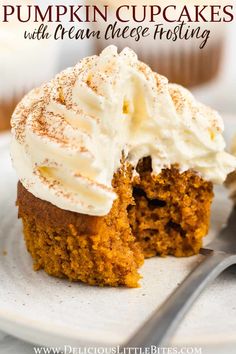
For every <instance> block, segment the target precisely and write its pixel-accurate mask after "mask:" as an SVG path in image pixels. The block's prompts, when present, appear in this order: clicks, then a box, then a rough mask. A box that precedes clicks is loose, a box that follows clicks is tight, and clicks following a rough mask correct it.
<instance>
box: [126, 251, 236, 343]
mask: <svg viewBox="0 0 236 354" xmlns="http://www.w3.org/2000/svg"><path fill="white" fill-rule="evenodd" d="M206 251H208V250H206ZM207 253H208V254H207V255H206V256H205V258H204V259H203V261H201V262H200V264H199V265H198V266H197V267H196V268H195V269H193V271H192V272H191V273H190V274H189V275H188V276H187V278H186V279H185V280H184V281H183V282H182V284H181V285H180V286H179V287H178V288H177V289H176V290H175V291H174V292H173V294H172V295H171V296H170V297H169V298H168V299H167V300H166V302H165V303H164V304H163V305H162V306H161V307H160V308H159V309H158V310H157V311H156V312H154V314H153V315H152V316H151V317H150V319H148V320H147V322H146V323H145V324H144V325H143V326H142V327H141V328H140V329H139V330H138V331H137V332H136V333H135V334H134V336H133V337H131V338H130V340H128V342H127V343H126V344H125V345H124V347H126V348H128V347H150V346H151V345H155V346H157V347H158V346H160V345H163V344H168V342H169V340H170V339H171V336H172V334H173V333H174V331H175V330H176V328H177V326H178V325H179V323H180V321H181V320H182V319H183V317H184V316H185V314H186V313H187V311H188V310H189V309H190V307H191V306H192V305H193V303H194V301H195V300H196V299H197V298H198V297H199V295H200V294H201V293H202V291H203V290H204V289H205V288H206V286H207V285H208V284H209V283H210V282H212V281H213V280H214V279H216V278H217V276H218V275H219V274H221V273H222V272H223V271H224V270H225V269H226V268H228V267H229V266H231V265H233V264H236V255H229V254H226V253H224V252H218V251H211V250H209V251H208V252H207Z"/></svg>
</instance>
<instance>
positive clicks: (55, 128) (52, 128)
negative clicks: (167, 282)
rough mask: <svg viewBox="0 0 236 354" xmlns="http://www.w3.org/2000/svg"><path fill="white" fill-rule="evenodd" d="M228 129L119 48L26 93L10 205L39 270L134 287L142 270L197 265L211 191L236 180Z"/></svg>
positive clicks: (16, 129) (17, 127) (17, 125)
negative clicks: (171, 259)
mask: <svg viewBox="0 0 236 354" xmlns="http://www.w3.org/2000/svg"><path fill="white" fill-rule="evenodd" d="M222 131H223V121H222V119H221V118H220V116H219V115H218V114H217V113H216V112H215V111H214V110H212V109H210V108H208V107H206V106H204V105H202V104H200V103H199V102H197V101H196V100H195V99H194V97H193V96H192V94H191V93H190V92H189V91H187V90H186V89H184V88H183V87H181V86H178V85H175V84H169V83H168V80H167V79H166V78H165V77H163V76H160V75H158V74H157V73H155V72H153V71H152V70H151V69H150V68H149V67H148V66H147V65H146V64H144V63H142V62H140V61H139V60H138V58H137V56H136V54H135V53H134V52H133V51H132V50H130V49H128V48H125V49H124V50H123V51H122V52H121V53H120V54H119V53H117V48H116V47H114V46H110V47H107V48H106V49H105V50H104V51H103V52H102V53H101V54H100V55H99V56H91V57H88V58H85V59H83V60H81V61H80V62H79V63H78V64H77V65H76V66H75V67H73V68H69V69H67V70H65V71H63V72H62V73H60V74H58V75H57V76H56V78H55V79H53V80H52V81H50V82H49V83H47V84H45V85H43V86H41V87H40V88H36V89H34V90H33V91H31V92H30V93H29V94H28V95H26V96H25V98H24V99H23V100H22V101H21V102H20V103H19V105H18V106H17V108H16V110H15V112H14V114H13V117H12V134H13V141H12V147H11V155H12V160H13V165H14V167H15V169H16V172H17V174H18V177H19V183H18V196H17V205H18V208H19V217H20V218H21V219H22V222H23V230H24V237H25V241H26V245H27V249H28V251H29V252H30V254H31V255H32V258H33V261H34V268H35V269H36V270H38V269H44V270H45V271H46V272H47V273H48V274H50V275H53V276H57V277H66V278H68V279H70V280H73V281H82V282H85V283H88V284H91V285H100V286H103V285H111V286H119V285H123V286H128V287H136V286H138V282H139V279H140V275H139V272H138V268H139V267H140V266H141V265H142V264H143V262H144V259H145V258H149V257H153V256H156V255H160V256H166V255H173V256H176V257H183V256H191V255H194V254H197V253H198V252H199V250H200V248H201V246H202V239H203V237H204V236H206V234H207V232H208V227H209V217H210V206H211V202H212V198H213V184H214V183H217V184H222V183H223V182H224V180H225V178H226V176H227V174H228V173H230V172H231V171H233V170H234V169H235V168H236V159H235V158H234V157H233V156H231V155H230V154H228V153H227V152H225V150H224V149H225V142H224V139H223V136H222Z"/></svg>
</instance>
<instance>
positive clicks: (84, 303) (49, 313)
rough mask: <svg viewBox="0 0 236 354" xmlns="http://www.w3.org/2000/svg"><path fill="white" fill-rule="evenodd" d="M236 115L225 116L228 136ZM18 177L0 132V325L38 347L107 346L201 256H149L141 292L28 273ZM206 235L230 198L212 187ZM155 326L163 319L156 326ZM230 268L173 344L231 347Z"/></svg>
mask: <svg viewBox="0 0 236 354" xmlns="http://www.w3.org/2000/svg"><path fill="white" fill-rule="evenodd" d="M232 131H236V118H235V120H233V118H226V136H227V139H228V140H229V138H230V135H231V132H232ZM16 182H17V179H16V176H15V173H14V171H13V169H12V167H11V162H10V158H9V136H8V135H1V136H0V329H1V330H4V331H6V332H8V333H10V334H12V335H14V336H16V337H19V338H22V339H24V340H27V341H30V342H33V343H38V344H41V345H54V346H55V345H56V346H59V345H64V344H69V345H74V346H77V347H78V346H83V345H109V346H110V345H113V344H118V343H122V342H124V341H125V340H127V339H128V337H129V336H130V335H131V334H132V333H133V332H134V331H135V330H136V329H137V328H138V327H139V326H141V325H142V323H143V322H144V320H145V319H147V318H148V317H149V316H150V314H151V313H152V312H153V311H154V310H155V309H156V308H158V306H160V305H161V304H162V303H163V301H164V300H165V299H166V298H167V296H168V295H169V294H170V293H171V292H172V291H173V290H174V289H175V288H176V286H177V285H178V284H179V283H180V282H181V281H182V280H183V279H184V277H185V276H186V275H187V274H188V273H189V271H190V270H191V269H192V268H193V267H194V266H195V265H196V263H197V262H198V261H199V259H200V257H202V256H195V257H191V258H187V259H175V258H172V257H167V258H164V259H161V258H153V259H150V260H147V261H146V262H145V265H144V266H143V267H142V269H141V273H142V275H143V280H142V282H141V288H139V289H124V288H120V289H113V288H97V287H89V286H86V285H83V284H80V283H73V284H71V283H69V282H67V281H64V280H58V279H55V278H52V277H49V276H47V275H46V274H44V272H43V271H40V272H34V271H33V270H32V261H31V258H30V256H29V254H28V253H27V251H26V248H25V245H24V242H23V237H22V231H21V223H20V221H18V220H17V209H16V207H15V198H16ZM215 194H216V197H215V201H214V205H213V210H212V227H211V230H210V234H209V237H208V238H207V239H206V241H209V239H210V238H212V237H215V235H216V234H217V232H218V231H219V229H220V227H221V225H222V224H223V223H224V222H225V220H226V219H227V216H228V214H229V212H230V209H231V202H230V201H229V200H228V199H227V192H226V191H225V190H224V189H223V188H217V189H216V191H215ZM160 325H161V324H160ZM235 333H236V272H235V271H234V269H231V270H229V271H228V272H226V273H224V274H223V275H222V276H221V277H220V278H219V279H217V280H216V281H215V282H214V283H213V284H212V286H211V287H209V288H208V289H207V291H205V293H204V294H203V295H202V296H201V298H200V299H199V300H198V302H197V303H196V304H195V305H194V307H193V308H192V310H191V311H190V312H189V314H188V315H187V316H186V319H185V320H184V321H183V323H182V324H181V325H180V327H179V329H178V331H177V333H176V335H175V337H174V338H173V344H180V345H190V344H198V345H206V344H207V345H210V343H212V344H213V343H217V345H218V346H219V345H220V343H221V344H222V345H225V344H226V343H227V344H230V343H232V345H235V346H236V335H235Z"/></svg>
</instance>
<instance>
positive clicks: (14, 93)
mask: <svg viewBox="0 0 236 354" xmlns="http://www.w3.org/2000/svg"><path fill="white" fill-rule="evenodd" d="M12 3H13V5H17V4H18V5H19V4H21V5H25V6H26V5H27V4H30V3H31V2H30V1H29V0H26V1H20V0H14V1H13V2H11V5H12ZM2 4H3V1H2V0H0V5H1V6H2ZM38 26H39V24H37V26H36V25H35V24H34V23H20V22H19V21H17V20H16V19H13V18H12V19H9V22H8V23H3V22H0V51H1V56H0V77H1V85H0V131H1V130H4V129H8V128H10V117H11V115H12V113H13V111H14V108H15V106H16V104H17V103H18V102H19V100H20V99H21V98H22V97H23V95H24V94H25V93H26V92H28V91H29V90H30V89H31V88H33V87H35V86H38V85H40V84H41V83H42V82H44V81H47V80H49V79H50V78H51V77H53V75H54V74H55V69H56V68H55V67H56V57H57V55H56V54H57V50H56V46H55V44H54V43H53V42H52V41H51V40H29V39H24V31H30V32H33V30H34V28H35V27H38ZM49 58H50V59H49Z"/></svg>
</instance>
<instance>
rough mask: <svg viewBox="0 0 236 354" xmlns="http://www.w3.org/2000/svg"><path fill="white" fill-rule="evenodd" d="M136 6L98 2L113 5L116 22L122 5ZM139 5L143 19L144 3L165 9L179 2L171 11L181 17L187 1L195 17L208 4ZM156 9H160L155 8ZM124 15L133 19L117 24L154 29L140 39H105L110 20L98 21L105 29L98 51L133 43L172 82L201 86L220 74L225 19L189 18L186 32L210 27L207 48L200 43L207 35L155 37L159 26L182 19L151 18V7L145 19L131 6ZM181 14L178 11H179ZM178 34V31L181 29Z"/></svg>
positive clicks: (168, 26)
mask: <svg viewBox="0 0 236 354" xmlns="http://www.w3.org/2000/svg"><path fill="white" fill-rule="evenodd" d="M88 3H89V4H93V5H94V1H92V0H88ZM224 3H226V2H225V0H223V1H221V6H222V7H223V5H224ZM124 4H125V5H126V6H132V5H134V2H132V1H126V2H124V1H121V0H119V1H114V0H109V1H104V0H100V1H99V2H96V5H97V6H101V8H103V6H104V5H108V6H109V23H111V24H114V23H115V22H116V21H117V17H116V10H117V8H118V7H119V6H122V5H123V6H124ZM135 5H136V6H137V8H136V18H137V19H138V20H139V19H140V20H141V19H143V18H144V9H143V7H144V5H145V6H147V8H148V7H149V6H150V5H155V6H160V7H161V8H162V9H164V8H165V7H167V6H169V5H171V6H172V7H173V6H176V10H173V9H171V8H170V9H169V10H168V11H167V14H168V16H169V18H171V19H172V18H174V19H178V14H179V15H180V13H181V9H182V8H183V6H184V5H187V7H188V10H189V14H190V15H191V16H193V18H195V15H194V13H195V8H194V6H196V5H200V6H201V5H206V2H204V1H198V0H191V1H188V2H187V3H186V1H183V0H177V1H175V2H174V4H173V2H172V3H171V2H170V1H164V0H161V1H158V2H157V1H154V0H149V1H145V2H144V1H141V0H140V1H137V2H135ZM209 5H216V4H215V3H214V2H208V3H207V6H209ZM155 11H156V10H155ZM121 14H122V16H123V18H122V20H123V19H124V20H125V21H126V20H129V22H123V23H122V22H120V21H118V24H117V27H116V29H118V28H121V29H124V28H125V27H126V26H127V25H128V26H129V27H130V28H137V27H138V26H143V27H148V28H149V30H150V33H151V34H152V35H151V36H149V37H145V38H141V39H140V40H139V41H136V40H135V39H134V38H131V37H129V38H126V39H124V38H122V36H120V37H119V38H117V37H115V39H112V38H110V39H105V38H104V34H105V32H106V29H107V26H108V23H107V22H104V21H97V22H95V23H94V27H95V29H96V30H99V31H101V34H102V35H101V39H100V40H97V39H96V42H95V43H94V45H95V46H96V48H97V53H100V52H101V50H103V49H104V48H105V47H106V46H107V45H111V44H115V45H117V46H118V48H119V49H121V48H124V46H129V47H130V48H132V49H133V50H134V51H135V52H136V53H137V54H138V56H139V59H140V60H142V61H143V62H145V63H147V64H148V65H149V66H150V67H151V68H152V70H154V71H156V72H158V73H160V74H161V75H164V76H166V77H167V78H168V80H169V81H170V82H175V83H178V84H181V85H184V86H187V87H193V86H198V85H201V84H203V83H206V82H208V81H210V80H212V79H214V78H216V77H217V75H218V73H219V72H220V68H221V63H222V59H223V52H224V44H225V38H226V27H227V24H226V23H223V22H220V23H219V22H206V23H205V22H203V21H202V22H200V23H197V22H195V21H193V22H188V23H187V24H186V25H184V27H183V31H182V33H183V35H184V34H185V33H186V31H187V30H188V35H189V33H190V30H193V29H196V28H197V27H198V26H200V28H201V30H200V33H201V34H202V33H203V32H204V31H205V30H210V36H209V39H208V40H207V44H206V45H205V46H204V48H203V49H200V48H199V47H200V45H201V44H202V43H203V42H204V41H205V37H206V36H205V34H204V36H205V37H204V38H196V36H193V38H191V39H188V40H185V39H179V37H178V35H177V40H175V41H173V40H172V39H173V37H174V36H172V37H170V38H169V39H167V38H166V34H165V33H164V34H163V35H162V37H160V35H159V34H157V35H156V37H155V39H154V36H153V34H154V33H155V31H156V26H157V25H159V31H160V30H161V29H163V30H164V31H168V30H170V31H174V28H175V27H176V26H178V25H180V24H181V22H182V20H181V22H166V21H165V20H164V19H163V17H162V15H161V14H160V15H159V17H154V20H155V22H150V10H148V9H147V10H146V20H144V21H143V22H135V21H134V20H133V18H132V11H131V8H130V9H129V10H128V9H126V8H124V9H123V11H121ZM176 14H177V15H176ZM210 14H211V10H210V9H207V11H204V16H205V17H207V18H210ZM184 20H185V21H187V17H186V16H185V17H183V21H184ZM177 34H178V33H177Z"/></svg>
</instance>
